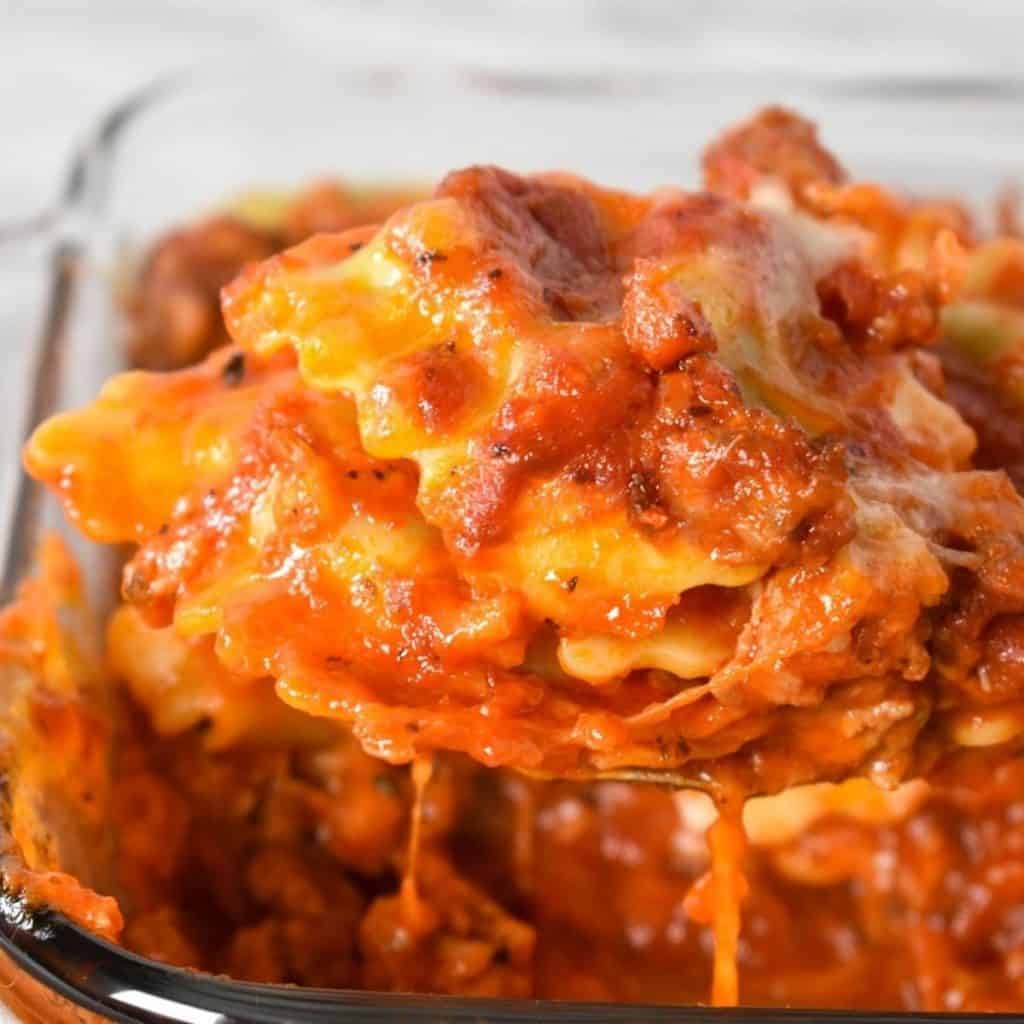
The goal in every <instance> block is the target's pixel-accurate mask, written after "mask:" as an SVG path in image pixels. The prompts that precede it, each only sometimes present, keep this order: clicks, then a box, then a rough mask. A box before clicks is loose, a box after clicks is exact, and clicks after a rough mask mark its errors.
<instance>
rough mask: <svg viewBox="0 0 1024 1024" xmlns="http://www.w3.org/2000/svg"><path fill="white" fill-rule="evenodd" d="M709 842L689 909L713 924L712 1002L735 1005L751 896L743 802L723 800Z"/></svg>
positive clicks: (688, 899)
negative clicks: (707, 862) (744, 915)
mask: <svg viewBox="0 0 1024 1024" xmlns="http://www.w3.org/2000/svg"><path fill="white" fill-rule="evenodd" d="M707 840H708V853H709V854H710V857H711V867H710V869H709V870H708V871H707V872H706V873H705V874H704V875H702V876H701V877H700V878H698V879H697V881H696V882H695V883H694V885H693V887H692V888H691V889H690V891H689V893H688V894H687V896H686V902H685V910H686V913H687V914H688V916H689V917H690V918H691V920H693V921H696V922H697V923H698V924H706V925H710V926H711V931H712V935H713V936H714V942H715V958H714V968H713V976H712V982H711V1002H712V1005H714V1006H737V1005H738V1004H739V997H740V993H739V972H738V967H737V963H736V957H737V947H738V944H739V936H740V923H741V908H742V904H743V900H744V899H745V898H746V895H747V881H746V878H745V877H744V875H743V857H744V854H745V852H746V848H747V837H746V832H745V831H744V829H743V802H742V801H740V800H730V801H728V802H726V801H722V802H721V803H720V804H719V806H718V817H717V818H716V819H715V821H714V822H712V824H711V826H710V827H709V828H708V830H707Z"/></svg>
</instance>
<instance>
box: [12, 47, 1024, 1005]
mask: <svg viewBox="0 0 1024 1024" xmlns="http://www.w3.org/2000/svg"><path fill="white" fill-rule="evenodd" d="M311 63H312V64H313V66H314V67H315V66H316V64H317V61H316V60H313V61H312V62H311ZM321 63H323V67H324V69H326V68H328V67H330V69H331V71H332V72H334V73H341V74H344V75H345V76H346V78H350V79H351V80H352V82H353V83H360V82H361V83H362V84H363V85H371V86H372V85H373V84H374V82H375V81H379V80H380V76H385V77H386V78H387V79H393V80H395V81H397V82H401V83H408V82H412V81H416V80H420V81H423V80H426V81H439V80H446V81H449V82H464V83H465V84H467V85H468V86H469V87H470V88H473V89H477V90H481V91H482V92H488V91H491V92H494V91H497V92H499V93H500V92H501V91H503V90H505V89H509V88H511V89H520V88H528V89H535V90H543V91H545V92H548V91H550V92H551V93H552V94H553V95H558V94H563V95H576V96H579V95H582V94H588V95H604V94H608V93H609V92H615V91H621V90H626V91H627V92H628V91H630V90H633V89H637V88H649V87H650V86H652V85H655V84H657V85H659V86H661V87H664V86H666V85H668V86H670V87H675V88H678V87H685V86H687V85H692V84H693V82H694V78H698V79H701V80H702V81H705V82H706V81H707V80H708V79H713V78H714V77H715V74H714V73H713V72H706V71H699V72H698V73H697V75H696V76H687V75H682V74H675V73H672V74H668V73H666V72H664V71H661V72H658V71H656V72H654V73H652V74H650V75H648V74H644V73H638V72H636V71H622V70H616V71H613V72H610V73H601V74H594V75H584V74H580V73H579V72H572V71H569V72H565V73H561V72H554V73H546V72H545V73H540V72H536V71H523V72H516V71H508V70H502V71H500V72H497V73H494V74H493V75H492V74H490V73H489V72H487V71H486V70H485V69H481V68H475V67H473V66H471V65H452V66H450V67H445V68H440V67H434V68H428V69H409V68H405V67H397V66H389V65H384V64H365V65H357V66H348V67H338V66H336V65H333V64H332V65H327V64H326V62H321ZM309 64H310V62H306V63H305V64H304V65H303V68H302V71H303V73H304V74H309V73H310V67H309ZM258 66H259V63H258V62H253V61H251V60H246V62H245V63H244V64H240V63H239V62H236V61H234V60H229V61H225V62H222V63H218V64H216V65H197V66H195V67H192V68H189V69H185V70H184V71H178V72H173V73H170V74H167V75H163V76H161V77H160V78H157V79H155V80H154V81H152V82H150V83H149V84H146V85H143V86H142V87H140V88H137V89H135V90H133V91H131V92H129V93H127V94H126V95H125V96H124V97H123V98H122V99H120V100H119V101H117V102H116V103H115V104H113V105H112V106H111V107H110V108H109V109H108V110H107V111H106V112H105V113H104V114H102V115H101V116H100V117H99V118H98V119H97V121H96V122H95V123H94V125H93V127H92V129H91V130H90V131H89V132H88V133H87V134H86V135H85V137H84V139H83V141H82V142H81V143H80V144H79V146H78V147H77V149H76V150H75V151H74V152H73V155H72V157H71V159H70V161H69V163H68V165H67V170H66V173H65V176H64V182H63V186H62V188H61V189H60V191H59V194H58V197H57V200H56V202H55V203H54V204H53V205H52V206H50V207H48V208H45V209H43V210H41V211H39V212H37V213H35V214H34V215H32V216H29V217H27V218H24V219H23V220H22V221H20V222H16V223H14V224H0V246H3V245H5V244H8V243H13V244H20V243H25V242H29V241H35V242H39V241H42V242H43V243H45V244H47V245H48V246H49V256H50V262H49V282H48V289H47V298H46V308H45V310H44V318H43V326H42V329H41V331H40V333H39V335H38V336H37V337H36V338H35V339H33V340H34V350H33V353H32V355H33V359H32V365H31V370H30V376H29V379H28V381H27V382H26V383H27V384H28V385H29V387H30V389H31V396H32V397H31V400H30V402H29V403H28V409H27V411H26V416H25V422H24V423H23V424H22V428H23V429H22V430H21V434H22V437H23V438H27V436H28V433H29V432H30V431H31V429H32V428H33V427H34V426H35V425H36V424H37V423H39V422H40V421H41V420H42V419H44V418H45V417H46V416H48V415H50V414H51V413H52V412H53V411H55V405H56V396H57V391H58V384H59V380H60V374H61V368H62V363H63V359H62V351H61V350H62V339H63V338H64V337H66V334H67V332H66V331H65V330H64V327H65V324H66V322H67V319H68V317H69V316H70V315H71V304H72V303H71V300H72V296H73V292H74V287H75V261H76V258H77V257H79V256H80V255H81V253H82V252H83V250H84V247H85V245H86V244H87V241H88V238H89V231H90V225H91V224H92V223H93V222H94V221H95V219H96V218H101V217H102V215H103V212H104V204H105V202H106V200H107V197H108V193H109V187H110V182H111V179H112V170H113V168H114V166H115V164H116V160H117V152H118V147H119V144H120V142H121V139H122V137H123V136H124V135H125V133H126V132H127V131H129V130H130V128H131V127H132V126H133V125H134V124H135V122H136V121H139V120H142V119H144V118H145V116H146V115H147V114H149V113H150V112H151V111H153V110H158V109H159V106H160V104H161V102H162V101H164V100H165V99H173V98H174V97H175V96H176V95H178V94H179V93H182V92H184V91H186V90H190V89H193V88H196V87H197V86H198V87H201V86H202V85H203V83H204V82H209V81H216V80H217V79H218V78H220V77H222V76H228V75H231V74H235V75H237V74H238V73H239V69H241V73H242V74H243V75H244V74H246V73H248V74H253V73H254V68H258ZM751 77H752V78H755V79H756V77H757V76H756V74H755V75H752V76H751ZM823 87H824V88H827V89H829V90H831V91H833V92H835V93H837V94H839V95H842V94H845V93H849V94H851V95H853V94H859V95H864V94H865V92H866V91H867V92H869V93H873V92H874V91H876V90H878V91H879V93H880V94H881V91H882V90H884V89H891V88H893V87H896V88H901V89H903V90H905V91H906V92H907V94H909V95H911V96H918V95H920V96H921V98H923V99H935V98H936V96H939V97H941V98H942V99H949V98H950V97H951V96H956V95H959V94H970V95H972V96H975V97H976V96H977V95H978V94H979V91H980V92H982V93H984V94H985V95H986V96H988V97H990V98H991V99H992V100H993V101H994V102H1006V101H1015V100H1019V99H1020V98H1021V97H1024V82H1016V81H1013V80H1009V79H1006V78H1000V77H998V76H997V77H993V78H991V79H973V78H971V79H955V78H954V79H943V78H936V79H935V80H934V81H932V80H929V81H928V82H921V81H917V80H903V79H900V78H898V77H892V78H889V77H886V76H879V77H878V78H875V79H870V80H863V79H861V80H849V79H845V80H844V79H837V80H835V81H832V82H829V83H823ZM932 87H934V90H935V91H932ZM43 500H45V499H44V496H43V494H42V492H41V490H40V488H39V487H38V485H35V484H34V483H33V482H32V481H31V480H29V478H28V477H27V475H26V474H25V473H24V472H21V473H20V474H18V476H17V478H16V480H15V486H14V495H13V504H12V510H13V511H12V516H11V519H10V529H9V533H8V536H7V537H5V538H0V542H2V545H3V546H2V549H0V550H2V553H3V562H2V566H0V569H2V571H0V598H2V599H3V600H7V599H9V598H10V596H12V595H13V593H14V591H15V588H16V586H17V583H18V581H19V580H20V579H22V578H23V577H24V575H25V574H26V571H27V570H28V568H29V566H30V565H31V561H32V556H33V552H34V549H35V543H36V541H37V539H38V534H39V528H38V525H37V524H38V521H39V519H40V516H39V515H38V514H37V513H38V509H39V507H40V504H41V502H42V501H43ZM0 953H2V954H4V955H6V956H7V957H8V958H9V959H10V960H11V961H12V962H13V963H14V964H15V965H16V967H17V968H19V969H20V970H22V971H24V972H25V973H26V974H28V975H29V976H31V977H32V978H34V979H35V980H36V981H38V982H40V983H42V984H43V985H44V986H45V987H47V988H48V989H50V990H52V991H54V992H56V993H57V994H59V995H61V996H63V997H64V998H66V999H67V1000H69V1001H70V1002H72V1003H74V1004H77V1005H78V1006H80V1007H82V1008H84V1009H86V1010H89V1011H92V1012H94V1013H97V1014H100V1015H102V1016H104V1017H105V1018H109V1019H111V1020H113V1021H119V1022H124V1024H171V1022H180V1024H284V1022H286V1021H294V1020H297V1019H301V1020H303V1021H309V1022H310V1024H317V1022H324V1024H326V1022H328V1021H339V1020H344V1021H347V1022H352V1024H359V1022H367V1024H369V1022H371V1021H372V1022H380V1021H399V1020H405V1021H417V1022H419V1021H424V1022H425V1021H436V1020H441V1019H444V1020H449V1021H466V1022H469V1021H475V1022H484V1021H494V1022H496V1024H498V1022H508V1024H514V1022H519V1024H526V1022H536V1021H554V1022H558V1021H561V1022H581V1024H583V1022H591V1024H596V1022H598V1021H603V1022H609V1024H610V1022H614V1021H622V1022H625V1021H636V1020H638V1019H642V1020H644V1021H651V1022H652V1024H653V1022H657V1021H666V1022H668V1021H675V1022H687V1021H693V1022H696V1021H722V1022H726V1021H742V1022H746V1024H790V1022H807V1024H809V1022H812V1021H814V1022H820V1024H944V1022H946V1024H948V1022H949V1021H958V1022H964V1024H974V1022H977V1024H981V1022H982V1021H997V1022H998V1021H1000V1020H1006V1021H1018V1022H1019V1021H1022V1020H1024V1016H1022V1015H1019V1014H1009V1013H1008V1014H1003V1013H999V1014H960V1013H955V1012H944V1013H924V1012H913V1011H907V1012H905V1011H877V1012H876V1011H870V1012H868V1011H855V1010H818V1009H786V1008H757V1007H740V1008H728V1009H723V1008H712V1007H707V1006H703V1005H700V1004H695V1005H667V1006H666V1005H648V1004H639V1003H582V1002H559V1001H553V1000H539V999H523V1000H509V999H481V998H465V997H452V996H431V995H412V994H410V995H405V994H395V993H383V992H368V991H362V990H344V989H337V990H334V989H331V990H326V989H311V988H300V987H297V986H289V985H274V984H258V983H252V982H241V981H235V980H233V979H229V978H226V977H223V976H216V975H211V974H206V973H202V972H198V971H192V970H187V969H183V968H178V967H172V966H169V965H167V964H163V963H160V962H158V961H154V960H149V959H146V958H144V957H140V956H138V955H136V954H134V953H132V952H130V951H128V950H126V949H124V948H122V947H120V946H117V945H115V944H113V943H111V942H108V941H106V940H104V939H102V938H99V937H98V936H96V935H93V934H92V933H90V932H89V931H87V930H86V929H84V928H82V927H81V926H79V925H77V924H76V923H74V922H73V921H71V920H70V919H68V918H67V917H65V916H64V915H63V914H61V913H59V912H56V911H53V910H50V909H46V908H41V909H33V908H30V907H28V906H27V905H26V903H25V901H24V900H23V899H22V898H21V897H20V896H18V895H15V894H11V893H7V892H4V891H3V890H2V889H0ZM296 1014H301V1017H296V1016H295V1015H296Z"/></svg>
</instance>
